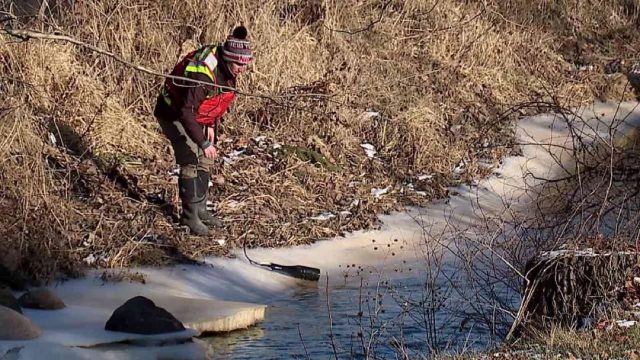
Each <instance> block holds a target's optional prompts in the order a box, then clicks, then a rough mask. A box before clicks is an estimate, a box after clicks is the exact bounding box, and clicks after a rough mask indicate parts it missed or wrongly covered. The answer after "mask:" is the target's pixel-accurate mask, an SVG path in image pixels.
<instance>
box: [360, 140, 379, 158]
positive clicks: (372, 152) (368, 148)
mask: <svg viewBox="0 0 640 360" xmlns="http://www.w3.org/2000/svg"><path fill="white" fill-rule="evenodd" d="M360 147H362V148H363V149H364V152H365V153H366V154H367V156H368V157H369V159H373V157H374V156H376V154H377V153H378V152H377V151H376V148H375V146H373V145H371V144H367V143H365V144H360Z"/></svg>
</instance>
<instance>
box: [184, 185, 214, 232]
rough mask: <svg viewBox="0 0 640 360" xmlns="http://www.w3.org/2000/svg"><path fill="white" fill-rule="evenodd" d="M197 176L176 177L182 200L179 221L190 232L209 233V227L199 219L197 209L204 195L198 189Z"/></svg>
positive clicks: (203, 199) (204, 198)
mask: <svg viewBox="0 0 640 360" xmlns="http://www.w3.org/2000/svg"><path fill="white" fill-rule="evenodd" d="M198 183H199V181H198V178H197V177H196V178H192V179H182V178H180V179H178V186H179V191H180V200H182V216H181V217H180V222H181V223H182V224H183V225H187V226H188V227H189V229H190V230H191V233H193V234H195V235H198V236H207V235H209V228H207V226H206V225H205V224H203V223H202V221H200V218H199V217H198V209H199V206H200V202H202V201H205V202H206V195H205V194H204V193H202V192H200V191H198Z"/></svg>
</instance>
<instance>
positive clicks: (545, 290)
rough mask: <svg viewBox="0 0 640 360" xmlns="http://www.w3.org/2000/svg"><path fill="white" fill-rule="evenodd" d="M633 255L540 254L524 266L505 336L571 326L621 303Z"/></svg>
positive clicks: (634, 262) (638, 257) (636, 261)
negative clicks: (512, 318)
mask: <svg viewBox="0 0 640 360" xmlns="http://www.w3.org/2000/svg"><path fill="white" fill-rule="evenodd" d="M639 260H640V253H638V252H603V253H596V252H594V251H593V250H591V249H589V250H582V251H577V250H562V251H550V252H545V253H542V254H541V255H539V256H537V257H535V258H533V259H532V260H530V261H529V263H528V264H527V266H526V273H525V274H526V275H525V277H526V281H525V286H524V288H523V296H522V299H523V300H522V304H521V306H520V310H519V311H518V316H517V318H516V321H515V322H514V324H513V326H512V328H511V332H510V333H509V336H508V337H511V336H512V335H514V333H520V332H522V330H523V329H524V327H523V326H524V325H526V327H533V328H537V327H543V326H546V325H550V324H556V325H561V326H570V327H571V326H575V325H577V324H578V323H579V322H580V321H582V320H583V319H585V318H590V317H593V316H594V315H595V314H596V312H597V311H598V310H599V309H604V308H610V307H611V305H615V304H616V303H618V301H619V300H621V296H622V294H623V291H624V285H625V279H626V277H627V275H628V274H629V271H633V270H634V269H636V268H637V267H638V264H639V263H640V262H639Z"/></svg>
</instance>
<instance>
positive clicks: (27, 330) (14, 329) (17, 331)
mask: <svg viewBox="0 0 640 360" xmlns="http://www.w3.org/2000/svg"><path fill="white" fill-rule="evenodd" d="M0 324H2V326H0V340H29V339H35V338H37V337H39V336H40V335H42V331H41V330H40V328H38V326H36V324H34V323H33V322H31V320H29V319H27V318H26V317H25V316H23V315H21V314H19V313H17V312H15V311H14V310H11V309H9V308H8V307H4V306H0Z"/></svg>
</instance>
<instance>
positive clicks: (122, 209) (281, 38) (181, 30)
mask: <svg viewBox="0 0 640 360" xmlns="http://www.w3.org/2000/svg"><path fill="white" fill-rule="evenodd" d="M9 3H11V2H10V1H3V2H1V4H2V8H1V10H2V11H6V12H8V11H9V10H10V7H9ZM577 4H578V2H576V1H562V2H559V3H550V2H525V1H510V2H504V1H487V2H472V3H470V2H462V1H453V0H452V1H437V0H418V1H400V0H393V1H356V2H341V1H335V0H318V1H312V2H298V1H293V0H292V1H287V2H277V1H254V0H243V1H235V2H228V3H220V2H206V3H202V2H196V1H195V0H188V1H182V2H175V1H168V0H162V1H156V2H152V1H146V0H135V1H129V2H126V3H123V2H117V1H108V0H89V1H82V2H65V1H60V2H57V4H56V5H55V7H54V6H53V5H52V6H51V7H49V8H47V6H44V7H43V8H41V9H40V10H41V11H40V12H39V13H37V14H34V16H27V17H21V18H18V19H17V20H11V21H9V20H7V22H6V23H5V22H3V24H4V25H7V26H12V27H15V28H24V29H38V30H41V31H44V32H48V33H52V32H56V31H58V32H63V33H64V34H67V35H70V36H73V37H74V38H76V39H80V40H82V41H84V42H86V43H88V44H91V45H94V46H97V47H100V48H103V49H105V50H107V51H110V52H112V53H114V54H117V55H118V56H120V57H122V58H123V59H124V60H126V61H129V62H133V63H136V64H140V65H143V66H145V67H148V68H151V69H155V70H158V71H161V72H165V73H168V72H169V71H170V69H171V68H172V66H173V65H174V64H175V62H176V61H177V60H178V58H179V54H184V53H185V52H186V51H188V50H189V49H193V48H195V47H197V46H198V45H200V44H203V43H209V42H215V41H219V40H221V39H223V38H224V37H225V35H226V34H227V32H228V31H229V30H230V29H231V28H232V26H233V25H234V24H237V23H240V22H242V23H244V24H245V25H247V26H248V28H249V31H250V37H251V39H252V41H253V42H254V44H255V52H256V59H257V60H256V62H255V64H254V65H252V69H251V71H250V72H249V74H248V76H246V77H245V78H243V79H241V81H240V88H241V90H242V91H243V92H245V93H247V94H254V95H256V94H261V95H262V96H259V97H255V96H240V97H239V99H238V101H237V103H236V104H235V108H234V110H233V112H232V114H230V116H228V117H227V121H226V124H225V126H224V132H225V135H226V136H227V137H228V138H229V139H232V140H233V139H236V138H238V137H240V136H244V137H247V138H250V137H256V136H258V135H264V136H266V137H267V138H268V139H269V140H270V141H271V142H272V143H278V144H283V145H292V146H301V147H308V146H310V144H311V145H313V146H317V145H318V144H323V145H322V146H319V147H318V148H317V149H315V150H321V149H320V148H323V150H322V151H324V152H328V153H330V155H331V156H330V157H331V158H332V159H333V160H334V161H335V162H336V165H337V166H338V167H339V169H340V170H339V171H334V172H332V171H329V170H328V169H325V168H323V167H322V166H318V165H316V164H313V163H308V162H305V161H302V160H300V159H299V158H296V157H292V156H285V157H281V158H277V157H275V156H274V155H273V154H271V153H270V152H269V150H268V149H258V148H257V147H254V148H251V146H253V145H251V146H250V150H252V151H253V153H252V154H247V155H248V156H255V157H245V158H242V159H241V160H240V161H239V162H237V163H236V164H234V165H231V166H220V167H218V168H217V169H215V170H214V171H215V172H216V173H217V175H221V176H223V177H224V179H225V180H226V185H225V186H224V188H216V189H215V190H214V191H213V195H215V196H216V200H217V203H218V205H217V207H218V210H219V211H220V212H221V214H222V215H223V216H224V217H225V218H226V220H227V221H226V224H225V225H226V226H225V229H224V232H223V233H221V234H219V235H217V237H223V238H227V240H229V241H228V242H227V243H230V244H235V242H236V241H237V240H238V239H239V238H240V237H242V236H243V235H244V238H246V239H248V245H263V246H275V245H278V246H282V245H295V244H300V243H308V242H312V241H315V240H317V239H319V238H322V237H330V236H334V235H336V234H339V233H341V232H344V231H349V230H354V229H360V228H367V227H371V226H374V225H375V213H377V212H382V211H390V210H393V209H399V208H401V207H402V205H403V204H402V203H400V199H403V201H410V203H413V204H420V203H424V202H426V201H429V200H431V199H432V197H434V196H442V195H443V194H444V193H445V192H444V191H443V189H444V188H445V187H446V186H447V185H449V184H451V183H452V182H455V181H467V180H469V179H472V178H474V177H476V176H478V175H484V174H486V171H485V170H483V169H482V168H481V167H480V166H479V165H478V164H479V162H480V161H481V160H483V159H484V160H487V159H488V160H489V161H494V160H495V159H498V158H499V157H500V156H502V154H503V153H504V152H505V151H508V149H507V147H506V146H507V145H508V142H509V141H508V138H509V136H510V133H509V130H508V129H509V126H510V124H511V123H512V121H513V120H514V119H516V117H517V116H518V113H517V112H509V111H507V110H508V109H510V108H511V107H515V106H517V105H518V104H519V103H522V102H529V101H537V100H540V99H545V98H547V97H549V96H550V95H549V94H552V95H553V96H556V97H558V98H561V99H565V100H567V101H568V103H569V104H579V103H584V102H590V101H592V100H593V98H594V97H595V96H598V97H602V98H606V97H607V96H609V95H610V94H618V93H620V89H623V88H624V84H622V83H618V82H615V81H612V80H611V79H610V78H607V77H605V76H604V75H603V74H600V73H597V72H595V71H594V72H590V73H588V74H587V73H585V72H580V71H577V70H576V66H575V64H574V62H575V61H577V60H578V58H579V57H578V56H573V55H572V56H569V55H571V52H568V51H565V50H566V47H562V44H563V43H565V42H567V43H568V42H569V39H568V36H570V34H571V32H572V31H574V30H576V29H577V31H579V32H580V34H583V35H584V36H582V38H584V39H595V38H597V36H605V35H606V36H608V37H607V39H609V40H608V42H606V43H603V42H598V41H592V42H589V46H583V47H581V50H580V54H581V55H585V54H590V55H593V57H592V62H593V63H594V64H595V65H597V66H600V64H602V63H604V62H606V61H608V60H607V59H606V58H607V57H613V56H617V57H628V53H627V52H625V51H623V49H626V48H628V47H629V46H632V47H633V46H636V45H637V44H636V41H635V37H631V38H630V39H632V40H631V43H629V40H628V39H626V40H625V39H621V38H618V37H616V36H615V34H614V33H613V31H615V29H620V28H622V27H624V26H628V25H629V24H631V23H633V22H634V21H637V11H635V12H634V11H631V10H630V8H629V6H628V5H625V4H627V2H625V1H622V0H620V1H609V2H604V1H602V2H596V3H589V4H582V3H580V4H582V5H581V7H580V11H578V12H577V13H571V12H569V10H570V9H572V8H575V7H576V5H577ZM603 9H604V10H603ZM605 14H607V15H605ZM605 18H606V19H608V20H607V21H606V22H605V21H603V20H604V19H605ZM607 34H609V35H607ZM611 34H614V35H611ZM1 36H2V40H3V42H2V43H1V44H0V74H1V75H0V81H1V82H2V83H1V84H0V85H1V86H0V88H2V89H3V90H4V89H6V91H3V92H2V93H0V100H2V104H3V105H2V107H3V109H2V110H1V111H0V116H1V117H2V121H0V135H1V136H0V139H2V140H0V172H1V173H2V174H3V175H2V181H3V187H2V190H1V191H0V203H2V204H7V205H8V207H5V210H4V211H5V212H6V213H7V216H5V217H3V219H2V220H0V222H2V225H3V227H2V229H3V232H2V234H1V235H2V236H3V239H6V240H4V241H5V245H6V246H8V247H15V248H18V249H20V250H21V252H22V254H23V256H24V258H23V262H22V265H21V270H23V271H26V272H28V273H30V274H32V275H34V276H38V277H41V276H46V275H52V274H55V273H56V272H57V271H60V270H64V271H67V269H77V268H81V267H83V266H85V265H86V262H84V261H83V259H86V258H87V257H88V256H89V255H91V254H94V253H96V254H99V255H100V256H99V258H100V259H103V260H101V261H100V262H99V263H94V264H93V265H92V266H95V265H99V266H128V265H131V264H134V263H165V262H166V261H170V260H171V259H173V258H175V257H174V255H175V254H176V253H181V254H183V255H187V256H189V255H192V256H205V255H210V254H220V253H222V252H224V251H227V249H221V248H220V246H218V245H216V243H212V241H211V240H210V239H196V238H191V237H188V236H185V235H184V233H183V232H182V231H180V230H176V229H175V226H174V224H173V223H172V216H175V215H176V213H175V209H172V208H171V204H172V203H173V198H174V195H175V189H174V188H175V184H174V183H175V179H173V178H172V177H171V176H170V175H169V171H170V170H171V169H172V166H173V165H172V157H171V154H170V150H169V146H168V142H167V141H166V140H165V139H163V137H162V136H161V135H160V133H159V129H158V126H157V124H156V122H155V119H153V117H152V116H151V114H152V110H153V106H154V104H155V98H156V95H157V91H158V89H159V86H160V83H161V79H159V78H154V77H151V76H149V75H148V74H144V73H141V72H137V71H134V70H133V69H131V68H129V67H127V66H124V65H122V64H121V63H120V62H118V61H116V60H115V59H113V58H111V57H109V56H104V55H100V54H97V53H94V52H91V51H89V50H87V49H86V48H83V47H79V46H73V45H71V44H66V43H60V42H54V41H49V40H41V41H36V40H30V41H21V40H20V39H15V38H13V37H10V36H9V35H7V34H3V35H1ZM317 84H322V86H320V87H318V86H316V85H317ZM293 89H295V91H293ZM301 89H302V90H301ZM5 107H7V109H4V108H5ZM367 111H371V112H378V113H379V114H380V119H381V120H375V119H373V118H371V117H368V116H365V112H367ZM501 114H508V115H506V116H501ZM52 124H54V125H56V126H52ZM56 127H57V128H64V129H65V131H67V133H70V134H72V135H73V136H71V138H73V139H75V142H74V144H75V145H73V146H71V144H67V143H66V142H65V141H63V140H64V139H63V137H61V136H60V134H57V133H56V132H55V131H52V129H55V128H56ZM52 138H54V139H57V142H56V143H55V144H52V143H51V140H50V139H52ZM67 139H68V138H67ZM309 139H315V140H314V141H312V142H311V143H309ZM67 142H68V141H67ZM365 142H369V143H372V144H375V145H376V146H377V149H378V152H379V154H378V156H377V157H376V158H374V159H369V158H368V157H367V155H366V154H365V153H364V151H363V149H362V148H361V147H360V144H362V143H365ZM483 144H486V146H482V145H483ZM74 149H75V150H74ZM78 149H82V151H80V152H78V151H77V150H78ZM223 150H224V152H225V153H227V154H228V153H230V152H231V151H232V144H231V143H228V144H224V145H223ZM51 159H57V160H56V161H55V163H56V164H53V163H52V161H51ZM461 161H463V162H464V163H465V170H464V172H463V173H462V174H461V175H460V176H456V177H454V176H453V175H452V171H453V169H454V168H455V167H456V166H457V165H458V164H459V163H460V162H461ZM89 169H90V170H89ZM86 171H91V174H86V173H85V172H86ZM79 174H80V175H79ZM418 174H433V175H435V177H434V179H436V180H435V181H433V182H432V183H429V184H426V185H425V186H426V187H427V188H428V189H427V191H426V194H427V196H422V195H416V194H414V193H412V192H411V191H409V190H406V189H404V188H403V183H404V182H405V181H406V180H407V178H408V177H409V176H412V175H418ZM80 185H82V186H80ZM385 187H389V188H390V189H391V190H390V193H389V195H386V196H383V197H381V198H379V199H376V198H374V197H373V196H372V195H371V190H372V189H375V188H385ZM77 189H84V190H82V191H81V194H79V193H78V191H77ZM407 199H410V200H407ZM347 211H348V212H349V214H350V215H341V216H340V217H336V218H334V219H331V220H329V221H327V222H319V221H312V220H310V219H309V217H310V216H314V215H317V214H319V213H322V212H332V213H334V214H337V213H339V212H343V214H346V212H347ZM33 214H37V216H38V221H35V219H33ZM247 224H252V226H251V228H250V229H249V233H248V234H245V233H246V231H245V230H244V229H245V228H246V225H247ZM32 228H37V229H38V231H37V232H36V231H35V230H32ZM27 231H30V233H31V234H36V233H37V236H35V237H32V236H28V235H27ZM87 234H94V235H92V236H93V237H92V239H93V240H92V241H93V242H92V244H91V245H90V246H86V245H83V242H84V241H86V239H87V236H88V235H87ZM150 234H152V235H158V236H160V237H161V238H163V239H164V242H162V243H159V244H155V245H153V244H149V242H142V243H139V242H137V241H138V240H140V239H141V238H145V237H146V236H149V235H150ZM168 249H173V250H171V251H169V250H168ZM32 255H33V256H32Z"/></svg>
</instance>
